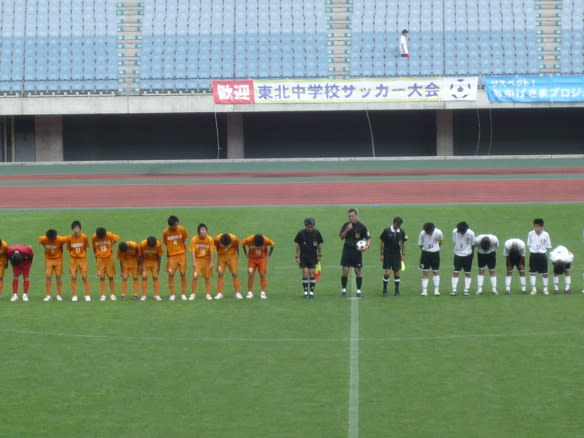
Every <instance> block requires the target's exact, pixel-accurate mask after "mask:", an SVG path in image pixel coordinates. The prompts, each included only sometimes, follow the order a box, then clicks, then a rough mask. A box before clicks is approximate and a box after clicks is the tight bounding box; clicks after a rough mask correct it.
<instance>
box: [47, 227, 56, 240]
mask: <svg viewBox="0 0 584 438" xmlns="http://www.w3.org/2000/svg"><path fill="white" fill-rule="evenodd" d="M45 237H46V238H47V239H49V240H55V239H56V238H57V230H53V229H52V228H51V229H50V230H47V232H46V233H45Z"/></svg>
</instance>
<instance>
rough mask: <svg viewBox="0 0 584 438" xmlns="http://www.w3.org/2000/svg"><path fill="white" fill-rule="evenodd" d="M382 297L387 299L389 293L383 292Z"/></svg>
mask: <svg viewBox="0 0 584 438" xmlns="http://www.w3.org/2000/svg"><path fill="white" fill-rule="evenodd" d="M381 295H382V296H384V297H387V296H388V295H389V294H388V293H387V291H386V290H384V291H383V292H381Z"/></svg>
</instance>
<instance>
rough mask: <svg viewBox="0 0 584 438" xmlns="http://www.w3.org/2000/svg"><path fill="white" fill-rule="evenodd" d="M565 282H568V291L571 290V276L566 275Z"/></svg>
mask: <svg viewBox="0 0 584 438" xmlns="http://www.w3.org/2000/svg"><path fill="white" fill-rule="evenodd" d="M564 281H565V282H566V290H570V287H571V286H572V277H571V276H570V275H566V276H565V278H564Z"/></svg>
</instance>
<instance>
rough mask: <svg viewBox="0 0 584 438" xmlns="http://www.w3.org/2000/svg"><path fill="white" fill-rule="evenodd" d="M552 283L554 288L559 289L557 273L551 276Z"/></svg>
mask: <svg viewBox="0 0 584 438" xmlns="http://www.w3.org/2000/svg"><path fill="white" fill-rule="evenodd" d="M552 283H553V284H554V290H556V289H559V287H558V286H559V285H560V277H558V276H557V275H554V276H553V277H552Z"/></svg>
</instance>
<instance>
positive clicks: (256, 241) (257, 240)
mask: <svg viewBox="0 0 584 438" xmlns="http://www.w3.org/2000/svg"><path fill="white" fill-rule="evenodd" d="M263 244H264V236H262V235H261V234H256V235H255V236H253V245H254V246H255V247H258V246H263Z"/></svg>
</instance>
